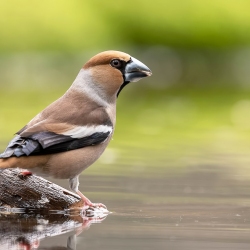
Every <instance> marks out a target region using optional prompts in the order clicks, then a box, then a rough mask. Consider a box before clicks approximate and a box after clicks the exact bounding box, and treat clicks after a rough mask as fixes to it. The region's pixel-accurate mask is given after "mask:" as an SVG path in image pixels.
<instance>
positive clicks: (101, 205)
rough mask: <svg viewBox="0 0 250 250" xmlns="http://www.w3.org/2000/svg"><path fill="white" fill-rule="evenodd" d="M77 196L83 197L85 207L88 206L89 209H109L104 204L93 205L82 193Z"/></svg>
mask: <svg viewBox="0 0 250 250" xmlns="http://www.w3.org/2000/svg"><path fill="white" fill-rule="evenodd" d="M77 194H78V195H79V196H80V197H81V199H82V200H83V202H84V207H85V206H87V207H88V208H105V209H107V207H106V206H105V205H104V204H102V203H92V202H91V201H90V200H89V199H88V198H87V197H86V196H85V195H83V194H82V193H81V192H80V191H78V192H77Z"/></svg>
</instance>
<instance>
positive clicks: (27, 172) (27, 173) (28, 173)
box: [18, 170, 32, 179]
mask: <svg viewBox="0 0 250 250" xmlns="http://www.w3.org/2000/svg"><path fill="white" fill-rule="evenodd" d="M30 175H32V173H31V172H30V171H28V170H22V171H21V172H20V173H19V174H18V176H19V177H20V178H21V179H24V178H26V177H27V176H30Z"/></svg>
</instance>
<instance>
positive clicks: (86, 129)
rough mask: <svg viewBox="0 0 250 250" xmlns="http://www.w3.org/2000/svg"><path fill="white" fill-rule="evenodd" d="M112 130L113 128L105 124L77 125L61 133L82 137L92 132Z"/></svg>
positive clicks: (77, 137)
mask: <svg viewBox="0 0 250 250" xmlns="http://www.w3.org/2000/svg"><path fill="white" fill-rule="evenodd" d="M112 131H113V128H112V127H111V126H107V125H97V126H77V127H75V128H73V129H70V130H68V131H67V132H64V133H62V134H63V135H68V136H70V137H72V138H76V139H81V138H83V137H86V136H90V135H93V134H94V133H107V132H110V133H111V132H112Z"/></svg>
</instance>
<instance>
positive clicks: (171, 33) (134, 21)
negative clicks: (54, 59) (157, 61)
mask: <svg viewBox="0 0 250 250" xmlns="http://www.w3.org/2000/svg"><path fill="white" fill-rule="evenodd" d="M249 9H250V2H249V1H247V0H239V1H228V0H212V1H210V0H204V1H199V0H167V1H163V0H156V1H142V0H133V1H132V0H127V1H119V2H117V1H99V0H93V1H81V0H73V1H65V0H60V1H59V0H52V1H50V0H45V1H31V0H23V1H21V2H20V1H18V0H10V1H1V2H0V36H1V39H0V52H2V53H6V52H13V51H34V50H40V51H44V50H50V51H51V50H53V51H58V50H60V51H61V50H64V51H79V50H87V49H93V48H98V49H111V48H117V49H119V47H120V46H125V45H156V44H158V45H167V46H173V47H184V48H191V47H195V48H197V47H199V48H204V47H209V48H211V47H214V48H221V47H225V46H226V47H228V46H241V45H245V44H249V42H250V33H249V30H250V15H249Z"/></svg>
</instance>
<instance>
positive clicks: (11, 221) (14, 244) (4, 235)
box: [0, 208, 109, 250]
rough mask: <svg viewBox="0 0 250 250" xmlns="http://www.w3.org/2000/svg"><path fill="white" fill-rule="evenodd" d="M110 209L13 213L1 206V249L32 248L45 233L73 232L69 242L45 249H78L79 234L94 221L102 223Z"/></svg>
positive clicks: (49, 235) (38, 243)
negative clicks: (65, 244) (77, 239)
mask: <svg viewBox="0 0 250 250" xmlns="http://www.w3.org/2000/svg"><path fill="white" fill-rule="evenodd" d="M108 213H109V212H108V211H107V210H105V209H103V208H100V209H93V208H89V209H87V210H84V211H82V212H81V214H80V213H79V211H70V213H67V214H66V213H65V212H64V213H62V212H56V211H53V212H50V213H49V214H37V213H35V212H34V211H25V213H10V212H8V211H7V210H5V211H4V209H2V210H1V209H0V246H1V248H0V249H12V250H14V249H18V250H32V249H37V248H39V246H40V241H41V240H42V239H44V238H46V237H55V236H58V235H62V234H65V233H69V232H73V231H74V233H73V235H71V236H69V237H68V240H67V246H65V247H62V246H50V247H43V248H42V249H50V250H52V249H54V250H56V249H57V250H59V249H68V250H74V249H76V237H77V236H78V235H80V234H81V233H82V232H83V231H85V230H87V229H89V227H90V226H91V225H92V224H94V223H101V222H102V221H103V220H105V218H106V217H107V215H108Z"/></svg>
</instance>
